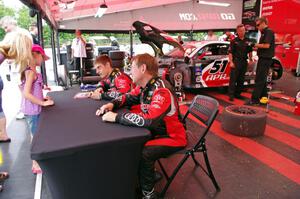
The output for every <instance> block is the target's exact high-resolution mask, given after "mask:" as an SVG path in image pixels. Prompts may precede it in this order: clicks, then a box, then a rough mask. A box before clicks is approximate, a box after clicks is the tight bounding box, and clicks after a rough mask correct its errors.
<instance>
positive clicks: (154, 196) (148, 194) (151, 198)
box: [142, 189, 159, 199]
mask: <svg viewBox="0 0 300 199" xmlns="http://www.w3.org/2000/svg"><path fill="white" fill-rule="evenodd" d="M142 192H143V198H142V199H159V197H158V193H156V192H155V191H154V189H152V191H142Z"/></svg>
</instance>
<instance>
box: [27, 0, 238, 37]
mask: <svg viewBox="0 0 300 199" xmlns="http://www.w3.org/2000/svg"><path fill="white" fill-rule="evenodd" d="M22 1H23V2H24V3H25V4H26V5H28V6H29V7H31V8H35V9H37V10H40V11H41V12H42V13H43V15H44V18H45V19H46V20H47V21H49V22H50V23H51V24H52V25H53V27H54V28H55V29H58V30H59V31H73V30H74V29H81V30H84V31H91V32H128V31H130V30H132V23H133V22H134V21H136V20H140V21H144V22H146V23H149V24H151V25H153V26H155V27H158V28H160V29H162V30H166V31H191V30H194V31H197V30H208V29H232V28H235V27H236V25H238V24H239V23H241V16H242V1H237V0H226V4H225V5H223V4H219V5H218V4H217V5H206V4H199V3H198V1H196V0H164V1H153V0H106V1H102V0H27V1H26V0H22ZM104 2H105V3H106V5H107V7H108V9H107V11H106V13H105V14H104V15H103V16H102V17H101V18H95V17H94V16H95V14H96V13H97V10H98V8H99V6H100V5H101V4H103V3H104ZM204 2H205V1H204ZM206 2H212V1H206ZM213 2H218V3H224V0H214V1H213Z"/></svg>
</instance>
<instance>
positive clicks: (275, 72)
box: [271, 59, 283, 80]
mask: <svg viewBox="0 0 300 199" xmlns="http://www.w3.org/2000/svg"><path fill="white" fill-rule="evenodd" d="M271 69H272V80H278V79H280V78H281V77H282V74H283V68H282V65H281V63H280V61H279V60H277V59H273V63H272V65H271Z"/></svg>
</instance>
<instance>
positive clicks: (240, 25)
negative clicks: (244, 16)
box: [236, 23, 245, 29]
mask: <svg viewBox="0 0 300 199" xmlns="http://www.w3.org/2000/svg"><path fill="white" fill-rule="evenodd" d="M243 27H245V26H244V24H242V23H241V24H239V25H237V26H236V29H238V28H243Z"/></svg>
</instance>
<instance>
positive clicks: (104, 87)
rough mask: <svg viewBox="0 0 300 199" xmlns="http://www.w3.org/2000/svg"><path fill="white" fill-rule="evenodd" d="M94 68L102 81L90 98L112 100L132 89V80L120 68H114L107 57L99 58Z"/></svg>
mask: <svg viewBox="0 0 300 199" xmlns="http://www.w3.org/2000/svg"><path fill="white" fill-rule="evenodd" d="M94 68H95V69H96V73H97V74H98V75H99V76H100V77H101V79H102V80H101V81H100V82H99V84H98V87H97V89H96V90H94V91H93V92H91V93H90V98H93V99H96V100H102V99H104V100H112V99H115V98H117V97H119V96H120V95H122V94H124V93H127V92H129V91H130V90H131V89H132V80H131V78H130V77H129V76H128V75H126V74H125V73H123V72H121V71H120V70H119V69H118V68H112V61H111V59H110V58H109V57H108V56H107V55H101V56H99V57H97V58H96V60H95V66H94Z"/></svg>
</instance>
